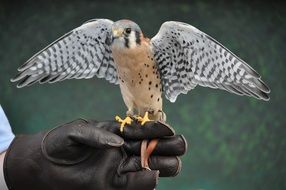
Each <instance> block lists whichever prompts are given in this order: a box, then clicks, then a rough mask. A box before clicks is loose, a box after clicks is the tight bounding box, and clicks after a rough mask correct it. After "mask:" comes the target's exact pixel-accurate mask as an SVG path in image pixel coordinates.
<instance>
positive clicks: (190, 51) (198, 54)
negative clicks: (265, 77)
mask: <svg viewBox="0 0 286 190" xmlns="http://www.w3.org/2000/svg"><path fill="white" fill-rule="evenodd" d="M18 71H19V73H18V75H17V76H16V77H15V78H14V79H12V80H11V81H12V82H18V85H17V87H19V88H21V87H24V86H29V85H31V84H34V83H36V82H39V83H54V82H58V81H62V80H65V79H73V78H75V79H83V78H85V79H88V78H92V77H94V76H97V77H99V78H105V79H106V80H107V81H109V82H110V83H114V84H119V86H120V90H121V93H122V97H123V100H124V102H125V104H126V106H127V108H128V111H127V116H128V117H126V118H125V119H124V120H122V119H121V118H119V117H116V119H117V120H118V121H120V122H121V124H122V125H121V130H123V127H124V125H125V124H126V123H130V122H131V121H132V118H131V117H129V116H133V115H137V116H139V117H138V119H139V120H140V121H141V122H142V124H144V123H145V122H146V121H148V116H149V118H150V119H153V120H160V121H165V119H166V117H165V114H164V112H163V110H162V93H163V94H164V95H165V97H166V98H167V99H168V100H170V101H171V102H175V101H176V98H177V96H178V95H179V94H186V93H187V92H188V91H190V90H192V89H194V88H195V87H196V86H197V85H200V86H205V87H210V88H218V89H223V90H226V91H229V92H231V93H235V94H238V95H246V96H252V97H255V98H257V99H261V100H265V101H267V100H269V96H268V94H269V93H270V90H269V88H268V87H267V86H266V84H265V83H264V82H263V81H262V80H261V79H260V78H261V77H260V75H259V74H258V73H257V72H256V71H255V70H254V69H253V68H252V67H250V66H249V65H248V64H247V63H245V62H244V61H243V60H242V59H240V58H239V57H238V56H236V55H235V54H234V53H232V52H231V51H230V50H228V49H227V48H225V47H224V46H223V45H222V44H220V43H219V42H218V41H216V40H215V39H213V38H212V37H210V36H209V35H207V34H205V33H204V32H202V31H200V30H198V29H197V28H195V27H193V26H191V25H189V24H186V23H182V22H175V21H168V22H165V23H163V24H162V26H161V28H160V30H159V32H158V33H157V34H156V35H155V36H154V37H153V38H152V39H148V38H146V37H145V36H144V34H143V33H142V31H141V29H140V27H139V26H138V25H137V24H136V23H134V22H132V21H130V20H119V21H116V22H113V21H111V20H108V19H93V20H90V21H88V22H86V23H84V24H83V25H81V26H79V27H78V28H75V29H74V30H72V31H70V32H68V33H67V34H65V35H64V36H62V37H60V38H59V39H58V40H56V41H54V42H53V43H51V44H50V45H48V46H47V47H46V48H44V49H43V50H41V51H40V52H38V53H37V54H35V55H34V56H33V57H32V58H30V59H29V60H28V61H27V62H26V63H25V64H24V65H22V66H21V67H20V68H19V69H18Z"/></svg>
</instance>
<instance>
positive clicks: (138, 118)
mask: <svg viewBox="0 0 286 190" xmlns="http://www.w3.org/2000/svg"><path fill="white" fill-rule="evenodd" d="M137 120H138V121H139V122H141V125H144V124H145V123H146V122H147V121H151V120H150V119H149V117H148V112H145V114H144V117H143V118H142V117H140V116H139V117H137Z"/></svg>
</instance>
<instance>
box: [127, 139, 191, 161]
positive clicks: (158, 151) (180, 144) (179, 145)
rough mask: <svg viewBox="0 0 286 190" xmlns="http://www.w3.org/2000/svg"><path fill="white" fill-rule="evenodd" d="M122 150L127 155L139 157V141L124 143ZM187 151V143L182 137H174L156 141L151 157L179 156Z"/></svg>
mask: <svg viewBox="0 0 286 190" xmlns="http://www.w3.org/2000/svg"><path fill="white" fill-rule="evenodd" d="M124 149H125V150H126V152H127V153H129V154H135V155H137V156H140V154H141V153H140V149H141V141H130V140H129V141H125V143H124ZM186 150H187V141H186V139H185V138H184V136H183V135H175V136H171V137H164V138H161V139H158V144H157V145H156V147H155V149H154V151H153V152H152V155H160V156H181V155H183V154H185V152H186Z"/></svg>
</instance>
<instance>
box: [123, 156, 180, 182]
mask: <svg viewBox="0 0 286 190" xmlns="http://www.w3.org/2000/svg"><path fill="white" fill-rule="evenodd" d="M149 167H150V169H151V170H159V171H160V177H171V176H176V175H177V174H178V173H179V172H180V171H181V167H182V162H181V160H180V158H179V157H177V156H172V157H166V156H151V157H150V158H149ZM141 170H142V166H141V158H140V157H139V156H131V157H128V158H127V159H126V160H125V162H124V163H122V165H121V166H120V171H121V172H135V171H141Z"/></svg>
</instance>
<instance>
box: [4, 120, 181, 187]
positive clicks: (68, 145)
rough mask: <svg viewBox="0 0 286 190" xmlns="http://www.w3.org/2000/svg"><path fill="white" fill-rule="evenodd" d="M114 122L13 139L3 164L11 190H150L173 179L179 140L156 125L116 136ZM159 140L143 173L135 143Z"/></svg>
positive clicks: (136, 126) (77, 125)
mask: <svg viewBox="0 0 286 190" xmlns="http://www.w3.org/2000/svg"><path fill="white" fill-rule="evenodd" d="M119 125H120V124H119V123H118V122H116V121H108V122H96V121H86V120H83V119H79V120H76V121H73V122H71V123H67V124H64V125H62V126H59V127H56V128H54V129H52V130H50V131H48V132H40V133H38V134H35V135H20V136H16V138H15V139H14V141H13V142H12V144H11V145H10V147H9V149H8V151H7V153H6V156H5V162H4V175H5V180H6V183H7V186H8V188H9V189H11V190H22V189H29V190H39V189H41V190H63V189H69V190H77V189H80V190H82V189H84V190H94V189H97V190H101V189H104V190H106V189H108V190H112V189H127V190H133V189H137V190H141V189H142V190H143V189H144V190H151V189H154V188H155V186H156V185H157V182H158V176H159V172H160V176H175V175H177V174H178V172H179V171H180V169H181V161H180V159H179V158H178V157H177V156H179V155H182V154H184V153H185V151H186V142H185V140H184V138H183V136H174V132H173V130H172V129H171V128H170V127H168V126H166V125H164V124H162V123H159V122H156V123H155V122H147V123H146V124H145V125H144V126H141V125H140V124H137V123H135V122H134V123H132V124H131V126H126V127H125V128H124V133H120V132H119ZM152 138H158V139H159V142H158V144H157V146H156V148H155V150H154V152H153V154H152V156H151V157H150V159H149V166H150V168H151V169H152V171H148V170H142V168H141V163H140V156H139V155H140V143H141V140H143V139H152Z"/></svg>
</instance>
